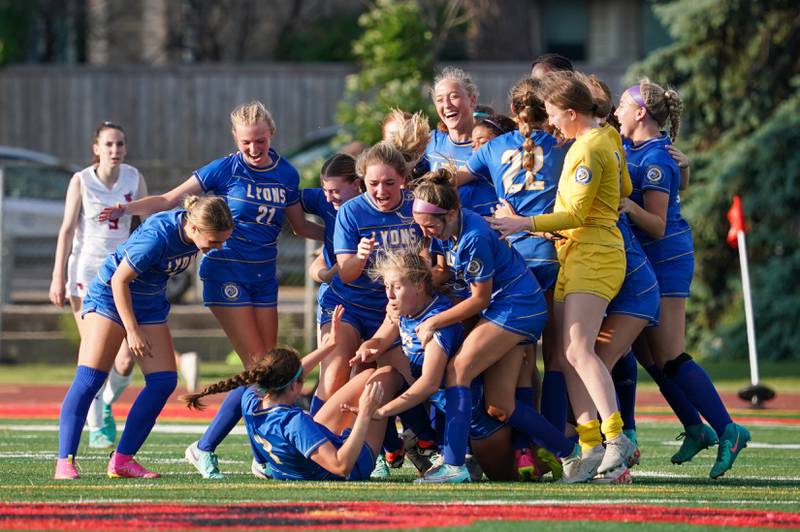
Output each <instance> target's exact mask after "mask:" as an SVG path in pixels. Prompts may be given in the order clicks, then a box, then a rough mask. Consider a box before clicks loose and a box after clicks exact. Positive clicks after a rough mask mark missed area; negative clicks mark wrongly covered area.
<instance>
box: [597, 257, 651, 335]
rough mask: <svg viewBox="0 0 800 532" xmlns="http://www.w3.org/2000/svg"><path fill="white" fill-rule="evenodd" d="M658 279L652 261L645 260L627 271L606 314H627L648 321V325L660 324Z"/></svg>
mask: <svg viewBox="0 0 800 532" xmlns="http://www.w3.org/2000/svg"><path fill="white" fill-rule="evenodd" d="M658 286H659V285H658V280H656V274H655V272H654V271H653V266H651V265H650V261H648V260H643V261H642V262H641V263H640V264H639V266H638V267H636V268H635V269H633V270H632V271H629V272H627V274H626V275H625V280H624V281H623V282H622V287H621V288H620V289H619V292H618V293H617V295H616V297H614V299H612V300H611V302H610V303H609V304H608V308H606V314H626V315H628V316H634V317H636V318H642V319H645V320H647V321H648V324H647V326H648V327H654V326H656V325H658V313H659V309H660V307H661V297H660V296H659V292H658Z"/></svg>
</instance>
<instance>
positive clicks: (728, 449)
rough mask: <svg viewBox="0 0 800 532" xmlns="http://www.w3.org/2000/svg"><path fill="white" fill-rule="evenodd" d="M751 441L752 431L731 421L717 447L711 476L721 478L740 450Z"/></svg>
mask: <svg viewBox="0 0 800 532" xmlns="http://www.w3.org/2000/svg"><path fill="white" fill-rule="evenodd" d="M749 441H750V431H748V430H747V429H746V428H744V427H743V426H741V425H738V424H736V423H729V424H728V426H727V427H725V432H723V433H722V438H720V439H719V449H717V461H716V462H714V466H713V467H712V468H711V472H710V473H709V476H710V477H711V478H719V477H721V476H722V475H724V474H725V472H726V471H727V470H728V469H730V468H731V467H733V462H734V461H735V460H736V457H737V456H738V455H739V452H740V451H741V450H742V449H744V448H745V447H747V442H749Z"/></svg>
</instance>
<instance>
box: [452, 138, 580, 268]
mask: <svg viewBox="0 0 800 532" xmlns="http://www.w3.org/2000/svg"><path fill="white" fill-rule="evenodd" d="M531 140H533V142H534V144H535V147H534V149H533V161H534V168H533V171H534V179H532V180H529V179H527V178H526V170H525V169H524V168H523V167H522V158H523V154H524V150H523V149H522V143H523V142H524V141H525V137H524V136H523V135H522V134H521V133H520V132H519V131H511V132H509V133H506V134H504V135H500V136H498V137H495V138H493V139H492V140H490V141H489V142H487V143H486V144H484V145H483V146H481V147H480V148H479V149H478V150H477V151H476V152H474V153H473V154H472V156H471V157H470V158H469V160H468V161H467V170H469V171H470V172H471V173H472V174H474V175H475V176H477V177H478V178H482V179H488V180H489V181H491V182H492V183H494V190H495V192H496V193H497V197H498V198H499V199H503V200H506V201H507V202H508V203H509V204H510V205H511V207H513V209H514V211H515V212H516V213H517V214H519V215H520V216H536V215H538V214H544V213H548V212H553V205H554V204H555V201H556V187H557V186H558V180H559V177H560V176H561V167H562V166H563V165H564V156H565V155H566V149H565V147H564V146H560V145H559V144H558V141H557V140H556V139H555V138H554V137H553V136H551V135H549V134H547V133H545V132H544V131H541V130H534V132H533V133H532V134H531ZM509 241H510V242H511V244H512V245H513V246H514V249H516V250H517V251H519V253H520V255H522V257H523V258H524V259H525V262H526V263H527V264H528V267H529V268H534V267H536V266H539V265H541V264H548V263H549V264H558V257H557V256H556V249H555V246H554V245H553V243H552V242H550V241H549V240H547V239H545V238H539V237H531V236H530V234H528V233H517V234H515V235H512V236H511V237H509Z"/></svg>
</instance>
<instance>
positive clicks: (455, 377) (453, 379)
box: [447, 357, 472, 386]
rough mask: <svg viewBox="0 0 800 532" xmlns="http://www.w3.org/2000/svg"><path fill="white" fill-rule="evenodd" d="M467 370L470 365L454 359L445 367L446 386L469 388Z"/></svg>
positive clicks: (469, 381)
mask: <svg viewBox="0 0 800 532" xmlns="http://www.w3.org/2000/svg"><path fill="white" fill-rule="evenodd" d="M469 370H470V364H469V363H468V362H467V361H466V360H465V359H459V358H458V357H455V358H454V359H453V360H452V361H451V362H450V363H449V364H448V365H447V384H448V385H450V386H469V385H470V384H471V383H472V378H471V377H470V375H469Z"/></svg>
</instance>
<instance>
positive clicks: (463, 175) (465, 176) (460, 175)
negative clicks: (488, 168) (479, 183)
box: [455, 168, 477, 187]
mask: <svg viewBox="0 0 800 532" xmlns="http://www.w3.org/2000/svg"><path fill="white" fill-rule="evenodd" d="M476 179H477V176H476V175H475V174H473V173H472V172H470V171H469V170H466V169H464V168H460V169H459V170H458V172H456V177H455V185H456V186H457V187H460V186H461V185H466V184H467V183H472V182H473V181H475V180H476Z"/></svg>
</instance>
